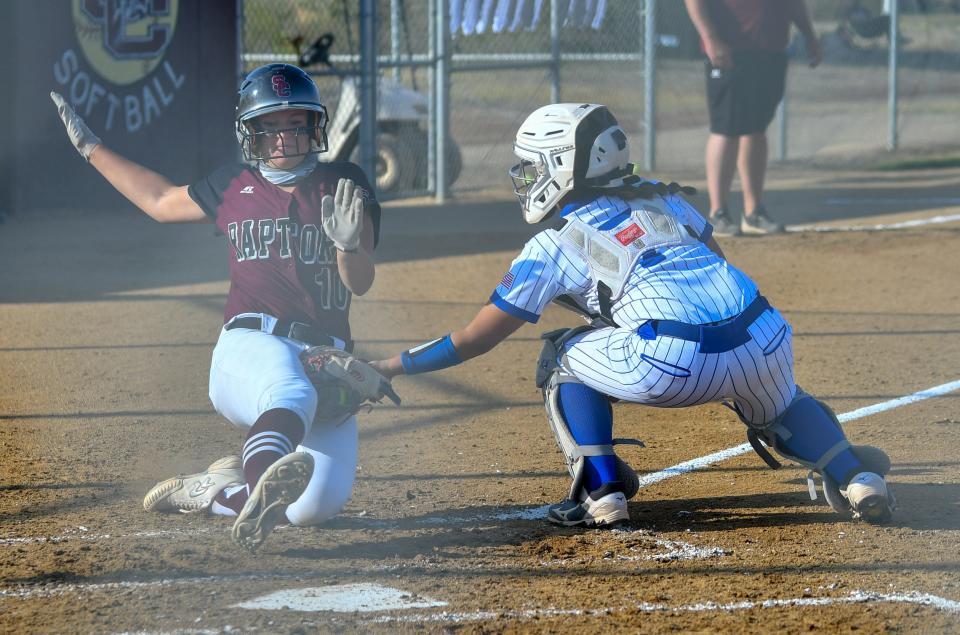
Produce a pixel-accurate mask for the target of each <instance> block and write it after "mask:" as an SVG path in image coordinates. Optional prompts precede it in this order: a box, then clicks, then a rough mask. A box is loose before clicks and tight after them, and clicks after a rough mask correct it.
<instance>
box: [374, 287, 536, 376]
mask: <svg viewBox="0 0 960 635" xmlns="http://www.w3.org/2000/svg"><path fill="white" fill-rule="evenodd" d="M524 324H526V322H525V321H524V320H523V319H521V318H518V317H516V316H513V315H510V314H509V313H507V312H505V311H502V310H500V309H499V308H497V307H496V306H495V305H493V304H487V305H486V306H484V307H483V308H482V309H480V311H479V312H478V313H477V315H476V317H474V318H473V320H471V321H470V323H469V324H467V325H466V326H465V327H463V328H462V329H460V330H458V331H454V332H453V333H450V334H449V335H446V336H444V337H441V338H438V339H436V340H433V341H431V342H427V343H425V344H421V345H420V346H415V347H413V348H411V349H410V350H407V351H404V352H403V353H401V354H400V355H396V356H394V357H391V358H390V359H384V360H379V361H375V362H371V365H372V366H373V367H374V368H376V369H377V370H378V371H379V372H380V373H381V374H383V375H384V376H386V377H387V378H388V379H389V378H390V377H394V376H396V375H402V374H407V375H416V374H419V373H426V372H431V371H434V370H441V369H443V368H449V367H450V366H455V365H457V364H459V363H460V362H465V361H467V360H468V359H473V358H474V357H478V356H480V355H483V354H484V353H486V352H487V351H489V350H491V349H493V348H494V347H495V346H496V345H497V344H499V343H500V342H502V341H503V340H505V339H507V337H509V336H510V334H512V333H513V332H514V331H516V330H517V329H518V328H520V327H521V326H523V325H524Z"/></svg>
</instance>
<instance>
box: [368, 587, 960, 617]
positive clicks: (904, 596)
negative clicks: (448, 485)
mask: <svg viewBox="0 0 960 635" xmlns="http://www.w3.org/2000/svg"><path fill="white" fill-rule="evenodd" d="M881 602H890V603H901V604H919V605H922V606H929V607H932V608H935V609H939V610H941V611H945V612H948V613H960V602H957V601H954V600H948V599H947V598H943V597H940V596H937V595H930V594H928V593H919V592H917V591H911V592H909V593H874V592H872V591H859V590H857V591H853V592H851V593H850V595H847V596H841V597H820V598H814V597H801V598H787V599H770V600H754V601H745V602H731V603H729V604H720V603H717V602H703V603H700V604H681V605H678V606H670V605H669V604H651V603H649V602H641V603H639V604H635V605H632V606H624V607H621V608H600V609H530V610H526V611H473V612H469V613H451V612H449V611H440V612H437V613H428V614H426V615H424V614H419V615H383V616H380V617H376V618H373V619H371V620H369V622H370V623H376V624H383V623H389V622H405V623H421V622H432V623H445V622H476V621H481V620H490V619H501V620H502V619H504V618H506V619H519V620H528V619H542V618H549V617H563V616H567V615H578V616H583V617H609V616H610V615H614V614H617V613H635V612H637V611H641V612H649V613H653V612H657V613H660V612H663V613H699V612H705V611H727V612H732V611H742V610H746V609H769V608H779V607H785V606H786V607H790V606H830V605H835V604H865V603H881Z"/></svg>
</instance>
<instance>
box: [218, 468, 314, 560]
mask: <svg viewBox="0 0 960 635" xmlns="http://www.w3.org/2000/svg"><path fill="white" fill-rule="evenodd" d="M311 476H313V457H312V456H310V455H309V454H308V453H306V452H293V453H292V454H288V455H286V456H284V457H283V458H281V459H278V460H277V461H276V462H274V464H273V465H271V466H270V467H269V468H267V471H266V472H264V473H263V476H261V477H260V480H259V481H258V482H257V486H256V487H255V488H253V491H252V492H251V493H250V498H248V499H247V503H246V505H244V506H243V509H242V510H240V513H239V514H238V515H237V520H236V521H235V522H234V523H233V531H232V536H233V541H234V542H236V543H237V544H238V545H240V546H241V547H243V548H245V549H247V550H249V551H256V549H257V548H258V547H259V546H260V545H261V544H263V541H264V540H266V538H267V536H268V535H269V534H270V532H271V531H273V528H274V527H276V526H277V525H278V524H279V523H281V522H283V521H284V519H285V518H286V512H287V507H288V506H289V505H290V504H291V503H293V502H294V501H296V500H297V499H298V498H300V496H301V495H302V494H303V492H304V490H305V489H307V484H308V483H309V482H310V477H311Z"/></svg>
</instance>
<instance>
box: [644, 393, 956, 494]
mask: <svg viewBox="0 0 960 635" xmlns="http://www.w3.org/2000/svg"><path fill="white" fill-rule="evenodd" d="M955 390H960V380H957V381H951V382H949V383H946V384H940V385H939V386H934V387H933V388H927V389H925V390H921V391H919V392H915V393H913V394H912V395H907V396H905V397H898V398H897V399H891V400H890V401H884V402H881V403H878V404H874V405H872V406H865V407H863V408H858V409H856V410H852V411H850V412H845V413H843V414H841V415H837V419H839V420H840V421H841V422H845V421H853V420H855V419H860V418H862V417H866V416H868V415H873V414H877V413H879V412H884V411H885V410H893V409H894V408H899V407H900V406H906V405H908V404H912V403H916V402H918V401H923V400H924V399H930V398H931V397H939V396H941V395H945V394H947V393H951V392H954V391H955ZM752 450H753V448H752V447H751V446H750V444H749V443H742V444H740V445H737V446H734V447H732V448H727V449H726V450H720V451H719V452H714V453H713V454H708V455H706V456H701V457H699V458H696V459H691V460H689V461H684V462H683V463H678V464H677V465H674V466H672V467H668V468H666V469H664V470H660V471H659V472H652V473H650V474H644V475H643V476H641V477H640V487H646V486H648V485H653V484H654V483H659V482H660V481H664V480H666V479H668V478H673V477H674V476H680V475H681V474H688V473H689V472H693V471H696V470H700V469H703V468H705V467H708V466H710V465H713V464H714V463H720V462H721V461H726V460H727V459H732V458H733V457H735V456H740V455H741V454H746V453H747V452H750V451H752Z"/></svg>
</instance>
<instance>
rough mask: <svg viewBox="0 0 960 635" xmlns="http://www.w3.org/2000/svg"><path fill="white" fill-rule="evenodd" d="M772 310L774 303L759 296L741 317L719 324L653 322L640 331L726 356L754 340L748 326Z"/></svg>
mask: <svg viewBox="0 0 960 635" xmlns="http://www.w3.org/2000/svg"><path fill="white" fill-rule="evenodd" d="M769 308H770V303H769V302H767V299H766V298H765V297H763V296H762V295H759V294H758V295H757V297H756V298H754V300H753V302H751V303H750V305H749V306H748V307H747V308H746V309H744V310H743V311H742V312H741V313H740V315H737V316H736V317H732V318H730V319H729V320H725V321H723V322H718V323H715V324H686V323H685V322H676V321H674V320H650V321H649V322H645V323H644V324H643V325H641V326H640V328H639V329H637V331H638V332H639V333H640V334H641V335H644V334H646V333H650V332H651V330H652V332H653V334H654V335H667V336H669V337H676V338H678V339H681V340H687V341H688V342H699V343H700V348H699V351H700V352H701V353H725V352H727V351H732V350H733V349H735V348H736V347H738V346H740V345H742V344H746V343H747V342H749V341H750V333H748V332H747V327H749V326H750V325H751V324H753V323H754V322H755V321H756V319H757V318H758V317H760V315H761V314H762V313H763V312H764V311H766V310H767V309H769Z"/></svg>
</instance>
